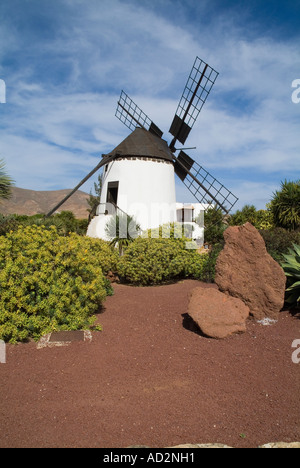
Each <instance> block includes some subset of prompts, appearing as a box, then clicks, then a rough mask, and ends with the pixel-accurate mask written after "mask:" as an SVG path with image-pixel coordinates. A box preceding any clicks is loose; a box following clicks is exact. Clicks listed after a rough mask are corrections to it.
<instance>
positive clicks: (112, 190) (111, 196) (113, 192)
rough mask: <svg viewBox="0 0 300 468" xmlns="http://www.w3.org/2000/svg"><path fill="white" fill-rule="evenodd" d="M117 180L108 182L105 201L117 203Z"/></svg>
mask: <svg viewBox="0 0 300 468" xmlns="http://www.w3.org/2000/svg"><path fill="white" fill-rule="evenodd" d="M118 191H119V182H108V186H107V196H106V203H111V204H112V205H115V206H117V205H118Z"/></svg>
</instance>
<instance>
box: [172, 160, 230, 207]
mask: <svg viewBox="0 0 300 468" xmlns="http://www.w3.org/2000/svg"><path fill="white" fill-rule="evenodd" d="M174 159H175V172H176V174H177V175H178V177H179V178H180V179H181V180H182V182H183V183H184V185H185V186H186V187H187V188H188V189H189V191H190V192H191V194H192V195H193V196H194V197H195V198H196V200H197V201H198V202H199V203H203V204H209V205H212V204H213V205H217V206H218V207H219V208H220V209H221V210H222V212H223V213H224V214H228V213H229V212H230V211H231V210H232V208H233V206H234V205H235V204H236V202H237V201H238V198H237V197H236V196H235V195H234V194H233V193H232V192H230V190H228V189H227V188H226V187H225V186H224V185H223V184H221V182H219V181H218V180H217V179H216V178H215V177H213V176H212V175H211V174H210V173H209V172H208V171H206V170H205V169H204V168H203V167H202V166H200V164H198V163H197V162H196V161H194V160H193V159H192V158H190V157H189V156H188V155H187V154H186V153H184V152H183V151H181V152H180V154H179V156H178V158H176V157H175V156H174Z"/></svg>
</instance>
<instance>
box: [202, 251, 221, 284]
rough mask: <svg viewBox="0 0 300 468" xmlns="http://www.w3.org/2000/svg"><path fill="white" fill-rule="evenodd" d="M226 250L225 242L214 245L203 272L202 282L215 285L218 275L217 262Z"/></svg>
mask: <svg viewBox="0 0 300 468" xmlns="http://www.w3.org/2000/svg"><path fill="white" fill-rule="evenodd" d="M223 248H224V242H222V243H219V244H214V245H213V248H212V250H211V251H210V252H209V254H208V255H207V261H206V262H205V264H204V267H203V270H202V276H201V280H202V281H205V282H206V283H214V281H215V274H216V262H217V259H218V256H219V254H220V252H221V251H222V250H223Z"/></svg>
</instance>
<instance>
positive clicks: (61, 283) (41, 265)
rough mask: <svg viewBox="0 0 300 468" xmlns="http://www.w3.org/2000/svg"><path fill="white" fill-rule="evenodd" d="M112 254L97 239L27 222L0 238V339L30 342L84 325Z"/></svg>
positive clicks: (101, 292)
mask: <svg viewBox="0 0 300 468" xmlns="http://www.w3.org/2000/svg"><path fill="white" fill-rule="evenodd" d="M116 261H117V257H116V256H115V253H114V252H112V251H111V249H110V248H109V246H108V245H107V244H106V243H105V242H103V241H100V240H99V239H97V240H96V239H89V238H84V237H81V236H78V235H76V234H71V235H70V236H69V237H62V236H59V235H58V233H57V230H56V228H55V227H52V228H50V229H45V228H44V227H42V226H41V227H38V226H28V227H26V228H23V227H19V228H18V230H17V231H14V232H11V233H9V234H7V235H6V236H5V237H4V236H1V237H0V339H2V340H4V341H9V342H11V343H15V342H17V341H24V340H27V339H29V338H33V339H35V340H37V339H39V338H40V336H42V335H44V334H45V333H49V332H52V331H57V330H76V329H83V328H87V327H90V326H92V325H93V324H94V322H95V318H96V317H95V316H93V314H94V313H96V312H97V311H98V310H99V308H100V306H101V304H102V302H103V301H104V299H105V297H106V295H107V294H109V293H111V288H110V285H109V282H108V280H107V279H106V278H105V276H104V275H105V273H107V272H108V271H109V270H110V269H111V268H113V267H115V265H116Z"/></svg>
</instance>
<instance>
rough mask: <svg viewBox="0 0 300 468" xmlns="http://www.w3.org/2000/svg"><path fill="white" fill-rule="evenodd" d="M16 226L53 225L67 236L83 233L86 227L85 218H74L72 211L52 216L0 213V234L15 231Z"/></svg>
mask: <svg viewBox="0 0 300 468" xmlns="http://www.w3.org/2000/svg"><path fill="white" fill-rule="evenodd" d="M18 226H24V227H26V226H43V227H44V228H45V229H50V228H51V226H55V227H56V229H57V232H58V234H60V235H61V236H68V235H70V233H71V232H76V233H77V234H81V235H85V234H86V231H87V227H88V220H87V219H76V218H75V216H74V214H73V213H72V211H62V212H61V213H57V214H55V215H53V216H49V217H48V218H46V217H45V215H43V214H35V215H32V216H27V215H18V214H14V215H7V216H4V215H1V214H0V235H6V234H7V233H9V232H10V231H15V230H17V229H18Z"/></svg>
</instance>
